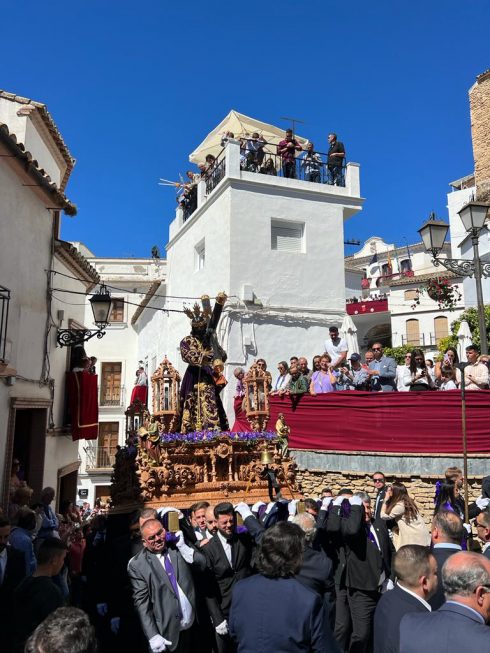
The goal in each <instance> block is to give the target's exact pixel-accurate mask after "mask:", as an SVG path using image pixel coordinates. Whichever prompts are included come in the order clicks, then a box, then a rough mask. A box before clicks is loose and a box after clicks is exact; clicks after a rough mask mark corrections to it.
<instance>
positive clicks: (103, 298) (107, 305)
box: [56, 283, 112, 347]
mask: <svg viewBox="0 0 490 653" xmlns="http://www.w3.org/2000/svg"><path fill="white" fill-rule="evenodd" d="M89 302H90V305H91V307H92V313H93V314H94V323H95V326H96V327H97V329H96V330H94V329H58V335H57V337H56V340H57V342H58V344H59V346H60V347H72V346H74V345H80V344H81V343H82V342H87V340H90V338H93V337H94V336H97V338H102V337H103V336H105V331H104V329H105V328H106V326H107V325H108V324H109V313H110V312H111V306H112V299H111V293H110V292H109V291H108V290H107V286H106V285H105V283H102V284H101V285H100V288H99V290H98V291H97V292H96V293H94V294H93V295H92V297H90V299H89Z"/></svg>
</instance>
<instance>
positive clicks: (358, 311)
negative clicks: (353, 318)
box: [345, 297, 388, 315]
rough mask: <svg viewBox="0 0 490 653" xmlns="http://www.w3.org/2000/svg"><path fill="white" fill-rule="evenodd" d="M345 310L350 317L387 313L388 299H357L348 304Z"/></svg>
mask: <svg viewBox="0 0 490 653" xmlns="http://www.w3.org/2000/svg"><path fill="white" fill-rule="evenodd" d="M345 310H346V311H347V314H348V315H371V314H372V313H385V312H387V311H388V298H386V297H385V298H382V299H381V298H380V299H366V300H363V299H357V298H355V299H354V300H352V301H350V302H347V304H346V305H345Z"/></svg>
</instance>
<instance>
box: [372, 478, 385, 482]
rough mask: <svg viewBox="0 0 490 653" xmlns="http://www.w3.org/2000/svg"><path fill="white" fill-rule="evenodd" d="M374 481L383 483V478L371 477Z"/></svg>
mask: <svg viewBox="0 0 490 653" xmlns="http://www.w3.org/2000/svg"><path fill="white" fill-rule="evenodd" d="M373 481H374V482H375V483H384V478H373Z"/></svg>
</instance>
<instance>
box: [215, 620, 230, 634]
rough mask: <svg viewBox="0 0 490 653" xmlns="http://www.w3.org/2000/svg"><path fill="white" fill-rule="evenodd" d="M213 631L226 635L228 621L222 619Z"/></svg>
mask: <svg viewBox="0 0 490 653" xmlns="http://www.w3.org/2000/svg"><path fill="white" fill-rule="evenodd" d="M215 631H216V632H217V633H218V635H223V636H224V635H228V622H227V621H226V619H225V620H224V621H222V622H221V623H220V624H219V625H218V626H216V628H215Z"/></svg>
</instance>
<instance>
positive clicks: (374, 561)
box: [328, 492, 393, 653]
mask: <svg viewBox="0 0 490 653" xmlns="http://www.w3.org/2000/svg"><path fill="white" fill-rule="evenodd" d="M336 502H337V499H335V501H334V507H336V506H335V504H336ZM349 503H350V514H349V515H346V516H343V517H342V516H341V514H340V510H339V509H340V508H341V507H342V506H341V505H338V507H337V509H336V510H333V509H332V513H331V514H330V516H329V528H328V530H329V532H333V531H334V530H335V527H337V528H338V530H339V532H340V535H341V538H342V541H343V549H344V555H345V561H346V562H345V588H346V591H345V600H344V601H343V602H342V601H339V600H337V602H336V620H335V636H336V638H337V641H338V642H339V644H340V646H341V647H343V648H344V649H345V650H348V651H350V652H351V653H365V652H367V651H369V650H371V648H372V630H373V616H374V610H375V609H376V605H377V603H378V601H379V598H380V596H381V594H380V590H381V588H382V587H383V586H386V585H387V583H388V581H389V578H390V574H391V555H392V550H393V549H392V545H391V542H390V538H389V536H388V532H387V530H386V529H383V528H381V527H380V526H378V525H377V524H376V522H373V521H372V513H371V499H370V498H369V495H368V494H367V493H365V492H356V493H355V494H354V496H353V497H352V498H351V499H350V500H349ZM350 626H351V627H352V632H351V635H350V638H349V627H350ZM349 639H350V645H349V644H348V642H349Z"/></svg>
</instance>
